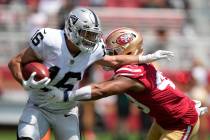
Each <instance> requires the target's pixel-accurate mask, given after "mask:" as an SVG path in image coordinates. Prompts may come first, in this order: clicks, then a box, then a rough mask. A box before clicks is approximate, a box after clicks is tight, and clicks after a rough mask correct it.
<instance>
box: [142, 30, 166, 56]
mask: <svg viewBox="0 0 210 140" xmlns="http://www.w3.org/2000/svg"><path fill="white" fill-rule="evenodd" d="M154 36H155V38H154V39H153V40H152V41H151V42H149V44H148V45H147V46H146V48H145V51H146V53H152V52H155V51H157V50H167V47H168V45H169V34H168V30H167V29H166V28H165V27H158V28H157V29H155V31H154ZM148 49H149V50H148Z"/></svg>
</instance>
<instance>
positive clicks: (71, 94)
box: [64, 85, 105, 101]
mask: <svg viewBox="0 0 210 140" xmlns="http://www.w3.org/2000/svg"><path fill="white" fill-rule="evenodd" d="M103 97H105V95H104V94H103V92H101V91H100V90H99V89H97V88H94V86H93V85H92V86H91V85H89V86H84V87H82V88H80V89H77V90H73V91H67V92H65V93H64V101H68V100H69V101H70V100H77V101H89V100H97V99H100V98H103Z"/></svg>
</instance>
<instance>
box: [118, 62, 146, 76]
mask: <svg viewBox="0 0 210 140" xmlns="http://www.w3.org/2000/svg"><path fill="white" fill-rule="evenodd" d="M144 74H145V71H144V69H143V67H139V66H138V65H125V66H122V67H120V68H119V69H117V70H116V71H115V77H117V76H126V77H130V78H135V79H136V78H140V77H142V76H144Z"/></svg>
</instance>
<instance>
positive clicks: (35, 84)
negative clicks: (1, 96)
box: [22, 72, 51, 90]
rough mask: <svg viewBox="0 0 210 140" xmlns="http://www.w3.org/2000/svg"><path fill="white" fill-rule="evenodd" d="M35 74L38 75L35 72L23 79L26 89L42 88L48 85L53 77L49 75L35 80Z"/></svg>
mask: <svg viewBox="0 0 210 140" xmlns="http://www.w3.org/2000/svg"><path fill="white" fill-rule="evenodd" d="M35 76H36V72H33V73H32V74H31V76H30V77H29V79H28V80H23V81H22V85H23V87H24V88H25V89H26V90H33V89H42V88H44V87H46V86H47V85H48V84H49V83H50V81H51V79H50V78H48V77H45V78H43V79H42V80H40V81H35V80H34V77H35Z"/></svg>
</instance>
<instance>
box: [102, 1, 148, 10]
mask: <svg viewBox="0 0 210 140" xmlns="http://www.w3.org/2000/svg"><path fill="white" fill-rule="evenodd" d="M144 1H145V0H106V6H109V7H133V8H135V7H137V8H138V7H142V5H143V3H144Z"/></svg>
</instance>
